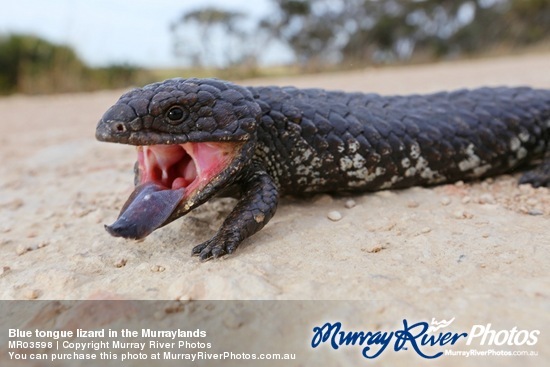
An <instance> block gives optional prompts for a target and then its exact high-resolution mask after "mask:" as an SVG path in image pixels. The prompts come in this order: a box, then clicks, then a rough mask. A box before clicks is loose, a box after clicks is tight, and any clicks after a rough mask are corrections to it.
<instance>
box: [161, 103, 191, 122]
mask: <svg viewBox="0 0 550 367" xmlns="http://www.w3.org/2000/svg"><path fill="white" fill-rule="evenodd" d="M187 115H188V114H187V112H186V111H185V110H184V109H183V108H181V107H179V106H173V107H170V109H169V110H168V112H167V113H166V117H167V122H168V123H169V124H171V125H177V124H179V123H181V122H182V121H183V120H184V119H185V118H186V117H187Z"/></svg>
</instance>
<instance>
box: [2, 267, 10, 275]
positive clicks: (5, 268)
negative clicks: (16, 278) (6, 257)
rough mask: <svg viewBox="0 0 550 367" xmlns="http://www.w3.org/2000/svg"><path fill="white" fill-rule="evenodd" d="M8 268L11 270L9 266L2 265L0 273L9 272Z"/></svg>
mask: <svg viewBox="0 0 550 367" xmlns="http://www.w3.org/2000/svg"><path fill="white" fill-rule="evenodd" d="M10 270H11V268H10V267H9V266H3V267H2V271H0V275H4V274H6V273H7V272H9V271H10Z"/></svg>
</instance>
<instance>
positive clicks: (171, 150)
mask: <svg viewBox="0 0 550 367" xmlns="http://www.w3.org/2000/svg"><path fill="white" fill-rule="evenodd" d="M235 147H236V145H235V144H227V143H186V144H176V145H148V146H147V145H146V146H138V147H137V150H138V164H139V184H147V183H153V184H157V185H159V186H160V187H162V188H163V189H169V190H178V189H181V188H183V189H185V190H184V196H183V197H184V198H188V197H190V196H191V195H192V194H193V193H194V192H195V191H196V190H198V189H199V190H200V189H201V188H203V187H204V185H206V184H207V183H208V182H210V181H211V180H212V179H213V178H214V177H215V176H217V175H218V174H219V173H220V172H221V171H222V170H223V169H224V168H226V167H227V166H228V165H229V164H230V163H231V161H232V160H233V158H234V157H235V154H236V152H237V150H236V149H235Z"/></svg>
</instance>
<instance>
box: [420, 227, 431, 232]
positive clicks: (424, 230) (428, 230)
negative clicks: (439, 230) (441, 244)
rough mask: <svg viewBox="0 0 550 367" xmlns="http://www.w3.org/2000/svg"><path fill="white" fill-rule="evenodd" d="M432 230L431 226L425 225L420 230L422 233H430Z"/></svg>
mask: <svg viewBox="0 0 550 367" xmlns="http://www.w3.org/2000/svg"><path fill="white" fill-rule="evenodd" d="M431 231H432V229H431V228H430V227H424V228H422V229H421V230H420V232H422V233H430V232H431Z"/></svg>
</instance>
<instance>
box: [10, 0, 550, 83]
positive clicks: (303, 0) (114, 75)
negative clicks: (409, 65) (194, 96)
mask: <svg viewBox="0 0 550 367" xmlns="http://www.w3.org/2000/svg"><path fill="white" fill-rule="evenodd" d="M271 1H272V2H273V4H274V5H275V9H276V11H275V12H274V13H272V14H269V16H268V17H266V18H264V19H249V18H247V15H246V14H245V13H241V12H235V11H228V10H224V9H218V8H213V7H206V8H201V9H196V10H193V11H191V12H187V13H184V14H182V15H181V16H180V17H179V18H178V19H177V20H176V21H175V22H174V23H173V24H171V25H169V26H170V30H171V33H172V37H173V44H174V54H175V55H177V56H178V57H179V58H181V60H182V64H185V65H188V67H187V68H186V69H185V70H182V69H178V70H156V71H155V70H153V71H146V70H143V69H140V68H138V67H135V66H130V65H111V66H109V67H105V68H91V67H89V66H87V65H86V64H85V63H84V62H83V61H82V60H80V59H79V58H78V56H77V55H76V54H75V52H74V51H73V50H72V49H71V48H69V47H67V46H63V45H56V44H53V43H50V42H48V41H46V40H43V39H40V38H38V37H35V36H31V35H19V34H11V35H5V36H0V94H9V93H51V92H73V91H83V90H95V89H105V88H121V87H126V86H128V85H131V84H144V83H147V82H150V81H152V80H158V79H162V78H165V77H170V76H173V75H179V76H189V75H194V76H199V77H201V76H218V77H223V78H231V79H236V78H240V77H251V76H257V75H266V74H268V75H269V74H282V73H296V72H304V71H306V72H315V71H322V70H327V69H335V68H357V67H364V66H366V65H372V64H389V63H405V62H426V61H433V60H439V59H448V58H457V57H469V56H472V55H479V54H482V55H483V54H491V53H495V52H496V53H505V52H514V51H517V50H522V49H525V48H526V47H530V46H532V45H539V46H540V45H543V47H545V48H546V47H550V1H548V0H416V1H406V0H379V1H372V0H309V1H308V0H271ZM190 34H192V35H197V34H198V35H199V37H197V36H194V37H192V39H189V38H188V37H189V35H190ZM186 37H187V38H186ZM220 39H222V40H220ZM193 42H195V43H194V44H193ZM273 44H277V45H279V47H286V48H287V49H289V50H291V52H292V55H293V58H294V61H293V63H292V64H291V65H287V66H285V67H283V68H281V67H277V68H275V67H271V68H265V67H264V66H263V65H261V56H262V53H263V52H265V50H266V49H267V48H268V47H269V45H273ZM213 49H216V51H217V52H216V55H217V56H216V57H213V56H212V55H213V54H214V53H213V52H212V50H213Z"/></svg>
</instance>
